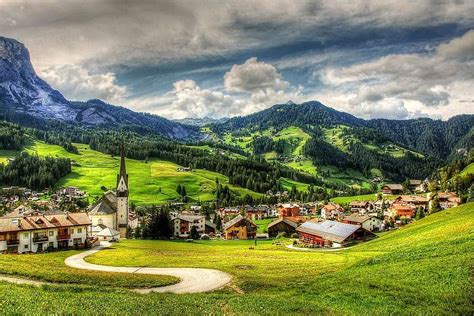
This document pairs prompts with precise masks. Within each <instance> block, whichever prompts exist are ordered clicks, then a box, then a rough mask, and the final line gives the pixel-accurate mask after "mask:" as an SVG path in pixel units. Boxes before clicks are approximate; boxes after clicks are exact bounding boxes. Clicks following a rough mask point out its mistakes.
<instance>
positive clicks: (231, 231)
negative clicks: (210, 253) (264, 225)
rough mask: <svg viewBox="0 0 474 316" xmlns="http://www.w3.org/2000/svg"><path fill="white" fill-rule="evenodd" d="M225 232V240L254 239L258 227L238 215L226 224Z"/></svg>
mask: <svg viewBox="0 0 474 316" xmlns="http://www.w3.org/2000/svg"><path fill="white" fill-rule="evenodd" d="M224 231H225V239H254V238H255V236H256V235H257V225H255V223H254V222H252V221H251V220H249V219H247V218H245V217H243V216H242V215H237V216H236V217H234V218H233V219H232V220H231V221H229V222H227V223H226V224H225V226H224Z"/></svg>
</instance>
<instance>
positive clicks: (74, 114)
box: [0, 37, 198, 139]
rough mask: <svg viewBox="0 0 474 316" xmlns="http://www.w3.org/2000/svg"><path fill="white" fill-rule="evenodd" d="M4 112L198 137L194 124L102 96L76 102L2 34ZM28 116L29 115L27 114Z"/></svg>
mask: <svg viewBox="0 0 474 316" xmlns="http://www.w3.org/2000/svg"><path fill="white" fill-rule="evenodd" d="M0 113H1V114H3V116H4V117H10V118H11V117H14V118H18V117H19V116H20V117H22V118H21V120H22V121H23V122H24V121H27V117H28V116H30V117H33V118H35V120H41V119H45V120H58V121H61V122H66V123H71V124H79V125H84V126H88V127H95V126H97V127H104V126H105V127H120V128H130V129H133V130H141V131H144V132H152V133H156V134H160V135H163V136H166V137H168V138H173V139H182V138H188V137H197V135H198V134H197V132H196V130H195V129H194V128H190V127H188V126H185V125H182V124H179V123H176V122H172V121H170V120H167V119H165V118H162V117H160V116H157V115H152V114H147V113H137V112H134V111H132V110H129V109H126V108H123V107H119V106H113V105H110V104H107V103H105V102H103V101H100V100H89V101H86V102H72V101H69V100H66V98H65V97H64V96H63V95H62V94H61V93H60V92H59V91H57V90H55V89H53V88H51V86H50V85H49V84H48V83H46V82H45V81H44V80H42V79H41V78H39V77H38V76H37V74H36V72H35V70H34V68H33V65H32V64H31V61H30V55H29V52H28V49H27V48H26V47H25V45H23V44H22V43H20V42H18V41H16V40H14V39H9V38H5V37H0ZM25 117H26V118H25Z"/></svg>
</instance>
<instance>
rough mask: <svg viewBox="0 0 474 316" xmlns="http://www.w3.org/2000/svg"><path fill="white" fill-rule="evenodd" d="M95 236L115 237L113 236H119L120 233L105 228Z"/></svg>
mask: <svg viewBox="0 0 474 316" xmlns="http://www.w3.org/2000/svg"><path fill="white" fill-rule="evenodd" d="M96 235H97V236H101V237H115V236H118V235H120V232H118V231H116V230H115V229H112V228H110V227H107V228H104V229H103V230H101V231H100V232H98V233H97V234H96Z"/></svg>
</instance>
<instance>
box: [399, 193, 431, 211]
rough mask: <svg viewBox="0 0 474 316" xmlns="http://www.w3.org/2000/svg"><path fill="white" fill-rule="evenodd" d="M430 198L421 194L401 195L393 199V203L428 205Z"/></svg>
mask: <svg viewBox="0 0 474 316" xmlns="http://www.w3.org/2000/svg"><path fill="white" fill-rule="evenodd" d="M427 203H428V199H427V198H425V197H423V196H419V195H400V196H399V197H397V198H396V199H395V201H393V204H392V205H410V206H415V207H423V208H425V207H426V204H427Z"/></svg>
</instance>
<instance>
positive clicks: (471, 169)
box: [461, 162, 474, 176]
mask: <svg viewBox="0 0 474 316" xmlns="http://www.w3.org/2000/svg"><path fill="white" fill-rule="evenodd" d="M468 173H472V174H474V162H473V163H471V164H469V165H468V166H467V167H466V168H464V169H463V170H462V171H461V176H464V175H467V174H468Z"/></svg>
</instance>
